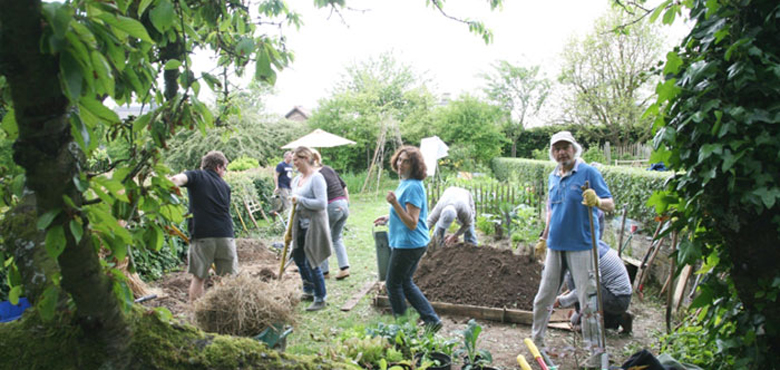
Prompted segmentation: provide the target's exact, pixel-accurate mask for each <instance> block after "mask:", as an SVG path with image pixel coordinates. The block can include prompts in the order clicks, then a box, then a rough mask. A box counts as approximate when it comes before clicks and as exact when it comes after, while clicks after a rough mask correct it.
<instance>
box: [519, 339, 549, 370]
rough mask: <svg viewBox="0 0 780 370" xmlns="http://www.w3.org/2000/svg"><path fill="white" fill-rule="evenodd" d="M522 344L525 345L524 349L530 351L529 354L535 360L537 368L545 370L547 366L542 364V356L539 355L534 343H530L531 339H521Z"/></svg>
mask: <svg viewBox="0 0 780 370" xmlns="http://www.w3.org/2000/svg"><path fill="white" fill-rule="evenodd" d="M523 342H524V343H525V345H526V347H528V350H529V351H531V354H532V355H533V356H534V359H536V362H538V363H539V366H540V367H541V368H542V370H547V365H546V364H545V363H544V359H543V358H542V354H541V353H539V349H538V348H536V344H534V341H532V340H531V338H525V339H523Z"/></svg>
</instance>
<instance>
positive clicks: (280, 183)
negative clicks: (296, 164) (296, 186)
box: [274, 151, 293, 213]
mask: <svg viewBox="0 0 780 370" xmlns="http://www.w3.org/2000/svg"><path fill="white" fill-rule="evenodd" d="M291 162H292V152H290V151H287V152H284V160H283V161H281V162H279V164H277V165H276V171H274V195H276V196H277V197H279V199H280V200H281V202H279V203H276V202H274V212H276V213H282V212H284V210H286V209H289V208H290V206H291V203H290V181H291V180H292V171H293V167H292V164H290V163H291Z"/></svg>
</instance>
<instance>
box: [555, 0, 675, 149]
mask: <svg viewBox="0 0 780 370" xmlns="http://www.w3.org/2000/svg"><path fill="white" fill-rule="evenodd" d="M634 18H636V17H635V16H634V15H631V14H627V13H626V12H623V11H622V10H621V9H612V10H611V11H610V12H609V13H608V14H607V15H605V16H604V17H603V18H601V19H599V20H597V21H596V25H595V27H594V30H593V31H592V33H590V34H588V35H587V36H585V38H584V39H582V40H578V39H573V40H571V41H570V43H569V45H567V47H565V48H564V52H563V59H564V67H563V71H562V73H561V76H560V81H561V83H563V84H564V85H565V86H567V87H569V88H571V89H573V90H574V92H575V94H574V96H572V97H570V98H569V99H568V101H567V102H566V107H565V110H566V113H565V114H566V115H567V116H568V117H569V119H570V121H574V122H575V123H577V124H581V125H592V124H593V123H596V122H597V123H599V124H601V125H604V126H605V127H606V128H607V132H606V134H607V136H606V139H607V140H609V141H610V142H612V143H613V144H618V145H623V144H627V143H629V142H628V141H626V136H627V133H628V132H630V131H632V130H635V129H638V130H642V131H643V132H644V137H642V138H641V139H642V141H645V140H647V139H648V138H649V135H650V123H651V121H650V120H649V119H648V118H647V117H643V116H642V112H643V111H644V110H645V109H646V108H647V106H648V103H647V100H648V99H647V96H646V95H647V93H646V90H649V87H650V86H651V84H652V83H653V82H654V81H653V79H652V77H653V75H652V73H651V72H652V69H653V68H654V66H655V64H656V63H657V61H658V59H659V58H660V56H661V51H662V47H663V45H662V39H661V36H660V31H659V30H658V29H657V28H656V27H657V26H655V25H653V24H652V23H648V22H646V21H643V20H641V19H640V20H639V21H635V20H634Z"/></svg>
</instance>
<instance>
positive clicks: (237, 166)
mask: <svg viewBox="0 0 780 370" xmlns="http://www.w3.org/2000/svg"><path fill="white" fill-rule="evenodd" d="M259 166H260V163H258V162H257V159H255V158H252V157H247V156H242V157H240V158H238V159H236V160H234V161H232V162H230V163H229V164H228V166H227V169H228V171H245V170H251V169H253V168H257V167H259Z"/></svg>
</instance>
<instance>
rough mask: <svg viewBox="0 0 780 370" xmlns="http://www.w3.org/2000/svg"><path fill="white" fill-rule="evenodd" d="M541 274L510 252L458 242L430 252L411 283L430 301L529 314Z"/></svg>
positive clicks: (538, 267) (536, 266) (535, 266)
mask: <svg viewBox="0 0 780 370" xmlns="http://www.w3.org/2000/svg"><path fill="white" fill-rule="evenodd" d="M541 271H542V266H541V265H540V264H539V263H537V262H536V261H534V260H531V259H529V258H528V256H524V255H517V254H514V253H512V250H509V249H496V248H492V247H490V246H487V245H483V246H479V247H476V246H473V245H470V244H465V243H461V244H456V245H452V246H445V247H439V248H436V249H435V250H429V251H428V253H427V254H426V255H425V256H424V257H423V259H422V260H421V261H420V266H419V267H418V268H417V272H416V273H415V277H414V281H415V283H416V284H417V286H419V287H420V289H421V290H422V291H423V293H425V296H426V297H427V298H428V300H430V301H438V302H449V303H459V304H470V305H476V306H485V307H498V308H504V307H505V308H514V309H520V310H527V311H531V310H533V301H534V296H535V295H536V291H537V290H538V289H539V281H540V280H541V276H542V275H541Z"/></svg>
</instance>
